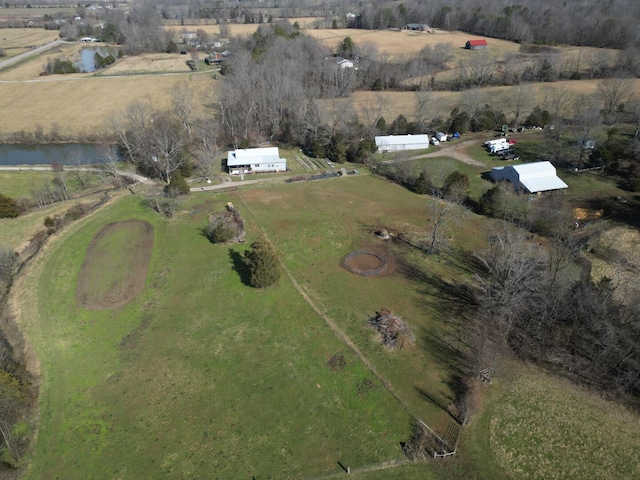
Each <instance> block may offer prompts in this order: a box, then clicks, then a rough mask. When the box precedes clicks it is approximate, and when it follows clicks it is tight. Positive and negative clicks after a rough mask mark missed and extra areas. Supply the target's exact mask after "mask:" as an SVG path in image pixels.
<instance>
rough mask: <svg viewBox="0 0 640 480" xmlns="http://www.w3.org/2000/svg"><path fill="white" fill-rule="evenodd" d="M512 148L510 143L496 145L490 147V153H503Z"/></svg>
mask: <svg viewBox="0 0 640 480" xmlns="http://www.w3.org/2000/svg"><path fill="white" fill-rule="evenodd" d="M510 148H511V145H509V142H503V143H494V144H491V145H489V151H490V152H491V153H497V152H502V151H504V150H509V149H510Z"/></svg>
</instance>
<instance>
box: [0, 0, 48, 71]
mask: <svg viewBox="0 0 640 480" xmlns="http://www.w3.org/2000/svg"><path fill="white" fill-rule="evenodd" d="M1 11H2V10H0V12H1ZM57 39H58V31H57V30H44V29H38V28H0V50H4V53H5V55H6V57H5V58H11V57H15V56H16V55H19V54H20V53H23V52H26V51H27V50H29V49H30V48H31V47H37V46H40V45H44V44H45V43H49V42H53V41H54V40H57ZM0 60H1V59H0Z"/></svg>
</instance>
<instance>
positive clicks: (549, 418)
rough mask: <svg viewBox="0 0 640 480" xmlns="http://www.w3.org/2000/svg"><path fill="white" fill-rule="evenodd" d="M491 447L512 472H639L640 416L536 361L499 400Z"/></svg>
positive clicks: (611, 474)
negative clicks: (553, 373) (555, 374)
mask: <svg viewBox="0 0 640 480" xmlns="http://www.w3.org/2000/svg"><path fill="white" fill-rule="evenodd" d="M494 414H495V415H494V416H493V417H492V419H491V426H490V434H491V448H492V451H493V452H494V454H495V457H496V460H497V462H498V463H499V464H500V465H502V467H503V468H504V469H505V470H507V471H508V472H509V474H510V476H511V477H513V478H602V479H609V478H610V479H617V478H638V477H640V455H639V453H638V452H639V451H640V428H639V424H638V417H637V416H635V415H633V414H631V413H630V412H627V411H626V410H625V409H624V408H623V407H621V406H620V405H617V404H614V403H612V402H610V401H607V400H605V399H603V398H601V397H600V396H599V395H597V394H595V393H591V392H588V391H586V390H585V389H583V388H580V387H577V386H575V385H573V384H571V383H570V382H569V381H567V380H565V379H560V378H556V377H553V376H551V375H549V374H547V373H544V372H542V371H540V370H537V369H534V368H533V367H525V368H523V369H522V371H521V372H520V374H519V375H518V377H517V378H516V379H515V381H514V382H513V383H512V384H510V385H509V386H507V388H505V390H504V392H503V393H502V395H501V396H500V398H499V399H497V401H496V403H495V409H494Z"/></svg>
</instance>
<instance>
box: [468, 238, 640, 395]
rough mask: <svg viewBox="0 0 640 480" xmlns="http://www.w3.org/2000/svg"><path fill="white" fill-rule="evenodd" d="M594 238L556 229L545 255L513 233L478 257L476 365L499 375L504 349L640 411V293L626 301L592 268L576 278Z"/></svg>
mask: <svg viewBox="0 0 640 480" xmlns="http://www.w3.org/2000/svg"><path fill="white" fill-rule="evenodd" d="M590 233H593V232H588V231H587V232H585V231H582V232H580V233H577V232H568V231H566V229H565V231H564V232H563V231H562V229H561V228H560V229H556V234H557V235H556V237H555V238H552V239H551V240H552V241H551V243H550V246H549V248H543V247H542V246H541V245H540V244H538V243H536V242H531V241H529V240H527V238H526V235H525V234H524V233H522V232H521V231H518V230H512V229H506V230H505V231H502V232H498V233H496V234H495V235H492V236H491V238H490V239H489V247H488V248H487V249H486V250H485V251H483V252H478V253H476V254H475V258H476V260H477V262H478V265H479V266H480V273H479V274H478V275H477V285H478V290H477V292H476V302H477V311H476V316H475V320H474V322H473V324H472V327H471V332H472V339H473V342H472V343H473V345H474V348H473V353H472V362H471V364H472V365H473V366H474V368H475V369H476V370H477V372H476V373H479V372H480V370H483V369H487V368H488V369H489V370H493V369H494V368H495V366H496V362H497V361H498V359H499V356H500V352H501V349H502V348H505V347H509V348H511V349H512V350H513V351H514V352H515V353H516V354H517V355H519V356H521V357H523V358H527V359H532V360H535V361H537V362H541V363H543V364H546V365H548V366H550V367H552V368H553V369H557V370H558V371H561V372H563V373H564V374H567V375H569V376H570V377H572V378H573V379H575V380H577V381H580V382H581V383H586V384H588V385H592V386H597V387H599V388H602V389H603V390H605V391H608V392H610V393H611V394H613V395H615V396H616V397H618V398H619V397H622V398H623V399H624V400H626V401H627V402H629V403H632V404H634V405H636V406H637V405H638V399H639V398H640V341H639V340H640V324H638V318H640V316H639V315H640V311H639V310H638V305H639V302H638V294H639V293H640V292H638V291H633V292H632V293H630V294H629V296H628V297H626V298H624V297H622V296H621V295H619V293H620V290H618V292H616V289H617V288H618V287H619V284H617V282H615V281H614V280H613V279H610V278H606V277H605V278H603V279H602V280H600V281H598V282H594V281H592V279H591V277H590V275H589V273H590V269H589V266H588V265H586V266H585V267H584V268H582V270H581V271H582V274H576V273H575V265H576V264H583V265H584V262H580V258H581V256H580V255H581V251H582V249H583V247H584V245H585V243H587V242H588V241H589V234H590ZM572 267H573V268H572ZM617 293H618V294H617Z"/></svg>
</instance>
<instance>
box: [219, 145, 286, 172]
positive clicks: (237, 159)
mask: <svg viewBox="0 0 640 480" xmlns="http://www.w3.org/2000/svg"><path fill="white" fill-rule="evenodd" d="M227 168H228V169H229V173H231V174H240V173H260V172H285V171H286V170H287V159H286V158H280V151H279V150H278V147H268V148H244V149H238V150H231V151H230V152H229V153H228V154H227Z"/></svg>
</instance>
